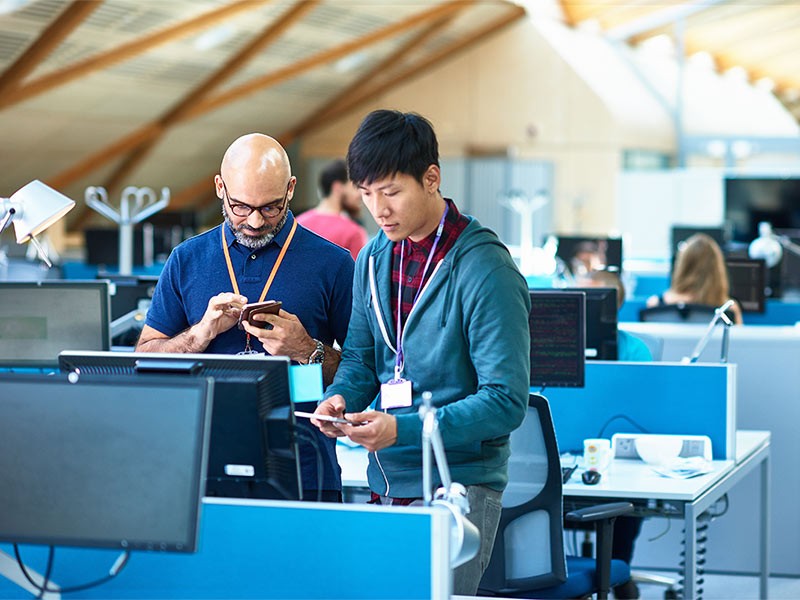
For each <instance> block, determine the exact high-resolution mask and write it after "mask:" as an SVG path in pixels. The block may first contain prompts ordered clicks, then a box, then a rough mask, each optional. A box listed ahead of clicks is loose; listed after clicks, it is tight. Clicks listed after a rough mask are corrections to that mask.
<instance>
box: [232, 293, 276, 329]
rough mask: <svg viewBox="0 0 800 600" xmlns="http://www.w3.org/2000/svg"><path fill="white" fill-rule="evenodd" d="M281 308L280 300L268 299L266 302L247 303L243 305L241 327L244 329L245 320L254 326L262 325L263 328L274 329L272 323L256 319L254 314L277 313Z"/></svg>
mask: <svg viewBox="0 0 800 600" xmlns="http://www.w3.org/2000/svg"><path fill="white" fill-rule="evenodd" d="M280 310H281V302H280V301H278V300H267V301H265V302H253V303H251V304H245V305H244V306H243V307H242V312H241V314H240V315H239V324H238V327H239V329H244V322H245V321H247V322H248V323H250V325H252V326H253V327H260V328H261V329H272V325H270V324H269V323H267V322H266V321H254V320H253V319H252V316H253V315H258V314H261V313H267V314H270V315H277V314H278V312H280Z"/></svg>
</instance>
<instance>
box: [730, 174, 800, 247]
mask: <svg viewBox="0 0 800 600" xmlns="http://www.w3.org/2000/svg"><path fill="white" fill-rule="evenodd" d="M762 221H766V222H768V223H770V224H771V225H772V228H773V230H775V229H800V177H752V176H743V177H737V176H728V177H726V178H725V222H726V223H727V225H728V227H730V229H731V233H732V236H733V239H734V240H735V241H738V242H745V243H748V244H749V243H750V242H752V241H753V240H754V239H756V238H757V237H758V224H759V223H761V222H762Z"/></svg>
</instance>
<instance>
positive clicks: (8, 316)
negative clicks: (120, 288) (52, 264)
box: [0, 280, 111, 367]
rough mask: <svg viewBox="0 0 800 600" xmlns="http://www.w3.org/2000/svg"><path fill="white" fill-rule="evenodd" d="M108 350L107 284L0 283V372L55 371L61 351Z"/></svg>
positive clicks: (109, 340) (52, 281)
mask: <svg viewBox="0 0 800 600" xmlns="http://www.w3.org/2000/svg"><path fill="white" fill-rule="evenodd" d="M110 347H111V339H110V334H109V288H108V283H107V282H105V281H55V280H47V281H39V282H37V281H2V282H0V366H1V367H55V366H57V365H58V354H59V352H61V351H62V350H66V349H71V350H108V349H109V348H110Z"/></svg>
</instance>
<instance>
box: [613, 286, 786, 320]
mask: <svg viewBox="0 0 800 600" xmlns="http://www.w3.org/2000/svg"><path fill="white" fill-rule="evenodd" d="M662 291H663V290H662ZM646 302H647V297H646V296H637V297H635V298H628V299H627V300H625V304H623V305H622V308H620V310H619V321H620V322H621V323H623V322H624V323H636V322H637V321H638V320H639V311H640V310H641V309H643V308H645V304H646ZM742 318H743V320H744V324H745V325H794V324H795V323H798V322H800V302H784V301H783V300H767V308H766V311H764V313H763V314H761V313H750V312H746V313H744V314H743V315H742ZM709 320H710V319H709Z"/></svg>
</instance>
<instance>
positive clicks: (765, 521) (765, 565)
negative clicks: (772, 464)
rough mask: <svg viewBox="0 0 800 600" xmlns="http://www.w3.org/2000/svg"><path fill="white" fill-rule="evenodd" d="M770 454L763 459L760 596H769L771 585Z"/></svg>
mask: <svg viewBox="0 0 800 600" xmlns="http://www.w3.org/2000/svg"><path fill="white" fill-rule="evenodd" d="M769 484H770V481H769V455H767V457H766V458H765V459H764V460H762V461H761V553H760V554H761V556H760V560H761V565H760V566H761V577H760V578H759V582H758V592H759V597H760V598H767V597H768V595H767V588H768V585H769Z"/></svg>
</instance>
